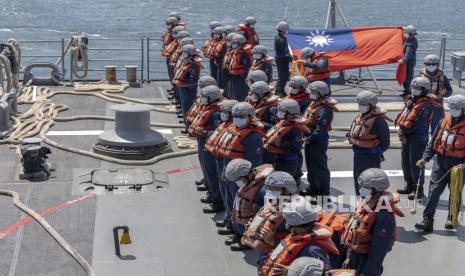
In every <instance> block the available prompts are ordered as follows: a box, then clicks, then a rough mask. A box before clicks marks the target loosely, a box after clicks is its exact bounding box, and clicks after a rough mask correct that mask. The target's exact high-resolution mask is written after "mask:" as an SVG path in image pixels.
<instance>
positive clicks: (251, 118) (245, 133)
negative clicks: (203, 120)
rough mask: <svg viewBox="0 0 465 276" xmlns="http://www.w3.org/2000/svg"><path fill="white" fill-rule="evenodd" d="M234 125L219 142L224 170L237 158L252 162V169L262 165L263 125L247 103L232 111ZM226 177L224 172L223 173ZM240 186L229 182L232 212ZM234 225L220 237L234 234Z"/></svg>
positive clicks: (236, 106) (227, 189) (221, 233)
mask: <svg viewBox="0 0 465 276" xmlns="http://www.w3.org/2000/svg"><path fill="white" fill-rule="evenodd" d="M232 116H233V124H232V126H231V127H230V128H228V130H227V131H226V132H225V135H224V139H221V140H220V141H219V143H218V144H219V145H218V153H219V154H220V155H222V156H224V168H226V166H227V165H228V164H229V162H230V161H231V160H233V159H236V158H242V159H245V160H248V161H250V163H252V167H257V166H259V165H261V164H262V160H263V159H262V158H263V136H264V132H263V124H262V123H260V122H259V121H258V120H257V119H256V118H255V109H254V108H253V107H252V106H251V105H250V104H249V103H245V102H241V103H238V104H236V105H235V106H234V107H233V109H232ZM223 175H224V171H223ZM237 190H238V186H237V185H236V183H235V182H229V181H228V182H227V184H226V194H227V196H226V198H227V201H226V202H225V204H227V205H228V206H227V208H229V210H232V206H233V203H234V198H235V196H236V193H237ZM234 233H235V231H234V230H233V229H232V225H227V226H226V228H224V229H218V234H220V235H230V234H234Z"/></svg>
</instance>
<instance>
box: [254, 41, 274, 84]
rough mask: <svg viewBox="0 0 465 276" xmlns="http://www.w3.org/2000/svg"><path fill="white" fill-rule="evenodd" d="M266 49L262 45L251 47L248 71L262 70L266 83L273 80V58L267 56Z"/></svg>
mask: <svg viewBox="0 0 465 276" xmlns="http://www.w3.org/2000/svg"><path fill="white" fill-rule="evenodd" d="M267 53H268V50H267V49H266V47H265V46H263V45H257V46H255V47H253V49H252V54H253V63H252V67H251V68H250V71H255V70H262V71H263V72H265V74H266V77H267V81H266V82H267V83H270V82H272V81H273V58H272V57H270V56H267V55H266V54H267Z"/></svg>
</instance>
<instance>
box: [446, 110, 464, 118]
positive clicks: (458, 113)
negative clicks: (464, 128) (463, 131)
mask: <svg viewBox="0 0 465 276" xmlns="http://www.w3.org/2000/svg"><path fill="white" fill-rule="evenodd" d="M449 113H450V115H451V116H452V117H454V118H458V117H460V116H461V115H462V110H460V109H452V108H451V109H450V110H449Z"/></svg>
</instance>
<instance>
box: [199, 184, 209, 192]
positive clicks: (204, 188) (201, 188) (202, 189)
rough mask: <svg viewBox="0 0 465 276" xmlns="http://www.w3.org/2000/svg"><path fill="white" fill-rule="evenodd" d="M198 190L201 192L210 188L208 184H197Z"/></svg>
mask: <svg viewBox="0 0 465 276" xmlns="http://www.w3.org/2000/svg"><path fill="white" fill-rule="evenodd" d="M197 191H199V192H205V191H208V188H207V187H206V186H203V185H202V186H197Z"/></svg>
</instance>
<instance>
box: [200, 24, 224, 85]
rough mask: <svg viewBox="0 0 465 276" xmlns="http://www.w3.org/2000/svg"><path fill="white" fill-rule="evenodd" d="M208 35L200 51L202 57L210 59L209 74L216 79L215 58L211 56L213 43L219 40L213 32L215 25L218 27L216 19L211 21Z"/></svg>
mask: <svg viewBox="0 0 465 276" xmlns="http://www.w3.org/2000/svg"><path fill="white" fill-rule="evenodd" d="M209 26H210V35H209V36H208V39H207V41H205V43H204V45H203V47H202V52H203V55H204V57H206V58H208V59H209V60H210V76H212V78H214V79H216V78H217V76H218V67H217V66H216V64H215V59H214V58H212V52H213V50H214V48H215V44H216V43H218V42H219V40H220V39H221V37H220V36H219V35H218V34H215V32H214V30H215V28H216V27H220V26H221V23H220V22H218V21H211V22H210V24H209Z"/></svg>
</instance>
